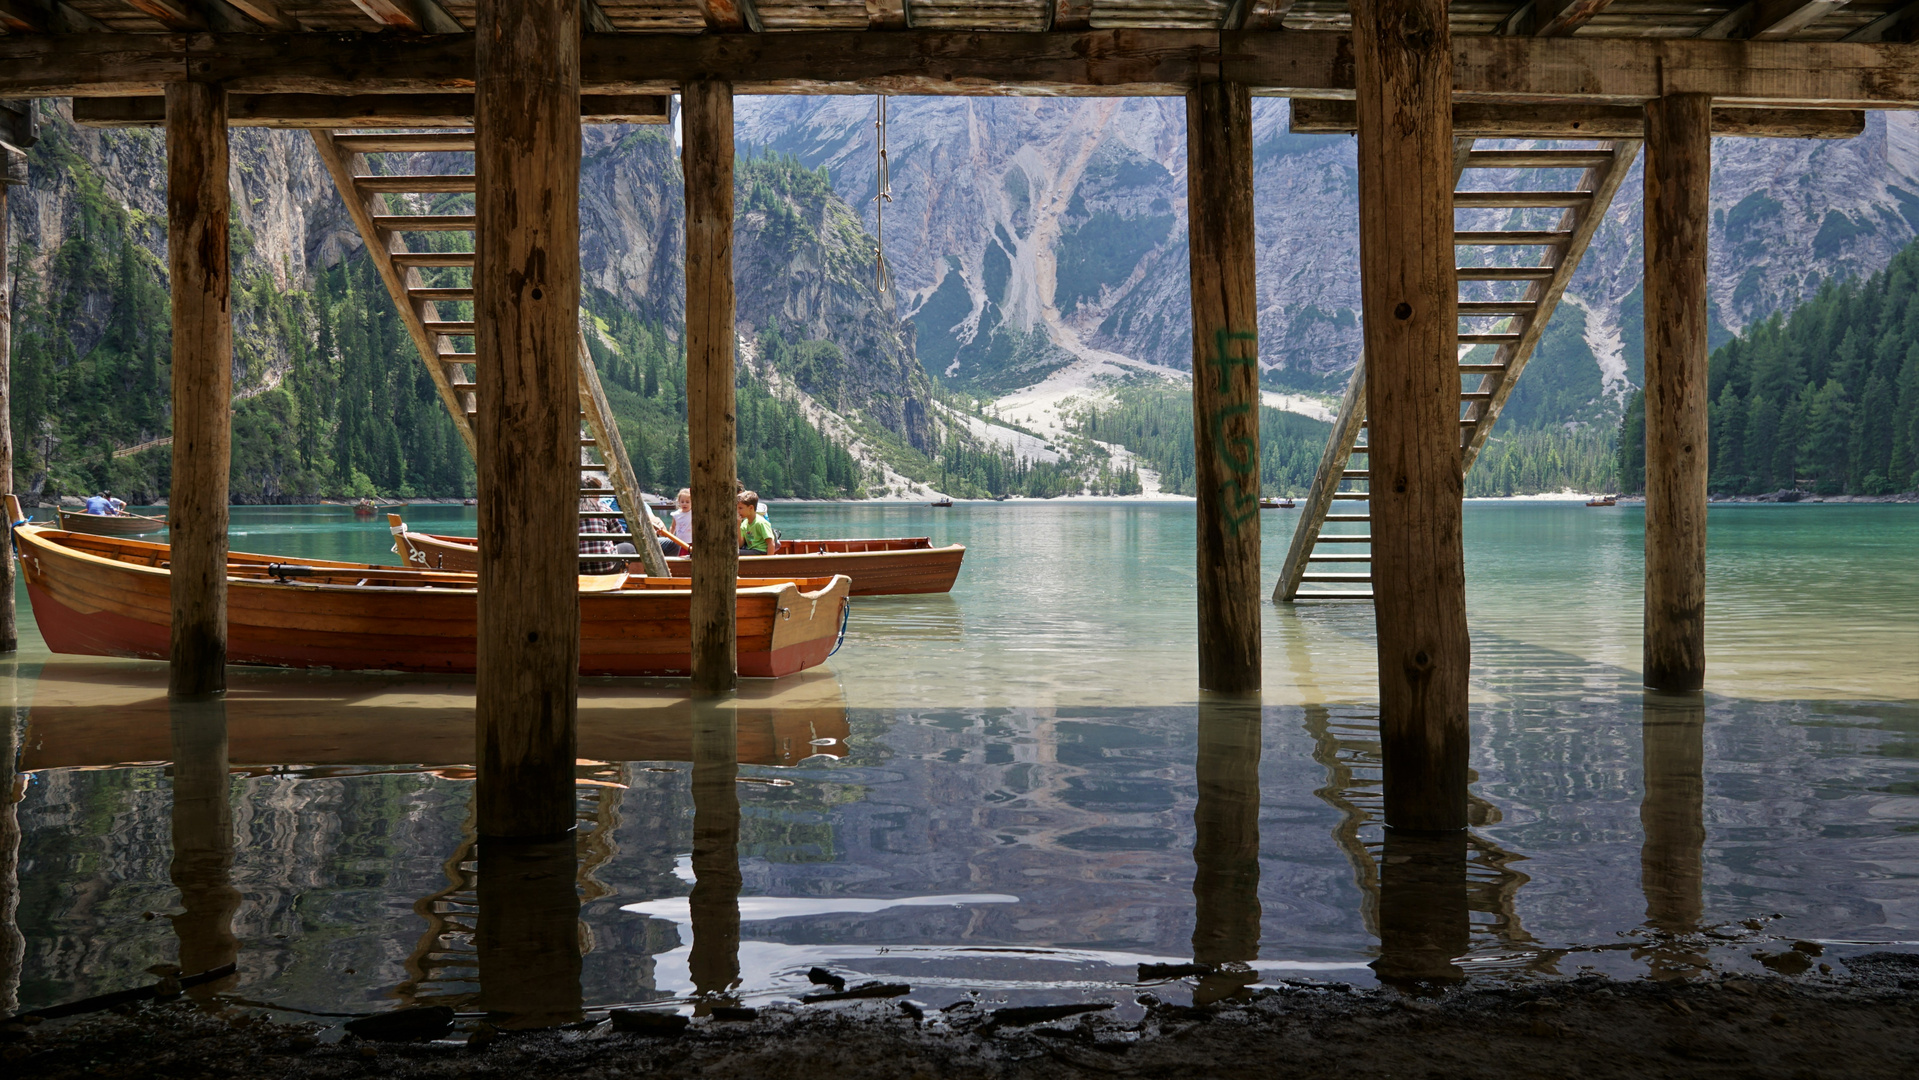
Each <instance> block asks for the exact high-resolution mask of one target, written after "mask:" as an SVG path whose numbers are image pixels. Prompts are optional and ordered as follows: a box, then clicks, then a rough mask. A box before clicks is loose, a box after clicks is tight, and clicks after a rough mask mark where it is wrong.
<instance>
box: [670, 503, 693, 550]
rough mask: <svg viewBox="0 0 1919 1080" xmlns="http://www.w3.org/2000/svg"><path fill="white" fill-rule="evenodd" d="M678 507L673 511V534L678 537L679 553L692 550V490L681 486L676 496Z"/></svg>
mask: <svg viewBox="0 0 1919 1080" xmlns="http://www.w3.org/2000/svg"><path fill="white" fill-rule="evenodd" d="M674 501H675V502H677V503H679V507H680V508H679V509H678V510H675V511H673V535H674V536H676V537H678V538H679V541H680V545H681V554H685V553H687V552H690V551H691V550H692V544H693V491H692V489H691V488H681V489H680V494H679V496H678V498H676V499H675V500H674Z"/></svg>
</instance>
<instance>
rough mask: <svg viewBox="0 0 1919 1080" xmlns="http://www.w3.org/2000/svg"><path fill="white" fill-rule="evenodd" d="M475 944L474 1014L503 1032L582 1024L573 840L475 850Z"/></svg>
mask: <svg viewBox="0 0 1919 1080" xmlns="http://www.w3.org/2000/svg"><path fill="white" fill-rule="evenodd" d="M478 846H479V860H478V863H479V865H478V869H477V872H476V873H475V874H474V885H475V890H474V891H475V893H476V896H477V898H478V900H479V915H478V919H477V922H476V925H475V927H474V934H473V944H474V948H475V949H476V950H477V952H478V954H479V955H478V959H479V967H480V1007H481V1008H483V1009H485V1010H486V1011H487V1012H488V1013H490V1014H493V1023H494V1024H495V1025H497V1026H499V1027H505V1028H549V1027H557V1026H559V1025H561V1024H571V1023H574V1022H576V1021H578V1020H579V1019H580V1006H581V1003H582V1000H583V998H582V996H581V990H580V894H579V890H578V887H577V880H578V879H577V872H578V856H577V853H576V851H575V849H574V838H573V837H571V836H567V837H562V838H560V839H558V840H544V841H538V842H534V843H515V842H500V841H494V842H491V843H489V842H488V841H486V840H484V839H483V840H481V841H480V842H479V845H478Z"/></svg>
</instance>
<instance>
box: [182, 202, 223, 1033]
mask: <svg viewBox="0 0 1919 1080" xmlns="http://www.w3.org/2000/svg"><path fill="white" fill-rule="evenodd" d="M222 175H223V176H224V174H222ZM169 711H170V713H171V716H170V719H171V721H172V736H173V821H172V825H173V861H172V863H171V865H169V866H168V868H167V875H168V877H170V878H171V879H172V881H173V887H174V888H176V889H178V890H180V907H181V908H182V909H183V910H182V911H181V913H180V914H178V915H175V916H174V917H173V932H174V934H175V935H177V936H178V937H179V939H180V969H181V971H182V973H184V974H187V975H198V974H199V973H201V972H203V971H211V970H213V969H214V968H218V967H224V966H226V965H227V964H231V963H233V962H234V961H235V960H237V959H239V956H240V939H239V938H238V937H236V936H235V935H234V932H233V916H234V913H235V912H237V911H238V910H239V909H240V890H238V889H236V888H234V887H233V807H232V802H231V799H232V795H231V792H232V788H231V782H232V778H231V777H230V776H229V775H228V773H227V705H226V702H225V701H224V700H221V699H219V698H214V699H212V700H203V701H176V702H174V703H173V704H172V707H171V709H170V710H169ZM237 981H239V976H237V975H234V976H229V977H227V978H224V979H218V980H215V981H214V982H210V983H203V984H201V985H199V986H196V987H194V988H193V990H192V991H191V992H192V994H193V996H194V997H195V998H197V999H200V1000H203V1001H204V1000H207V999H210V998H211V997H213V996H214V995H215V994H217V993H219V992H221V991H223V990H226V989H229V988H231V987H232V986H233V984H234V983H235V982H237Z"/></svg>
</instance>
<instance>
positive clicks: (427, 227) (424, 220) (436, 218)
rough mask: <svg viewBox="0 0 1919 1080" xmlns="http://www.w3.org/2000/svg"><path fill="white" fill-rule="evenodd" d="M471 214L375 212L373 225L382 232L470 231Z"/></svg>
mask: <svg viewBox="0 0 1919 1080" xmlns="http://www.w3.org/2000/svg"><path fill="white" fill-rule="evenodd" d="M474 222H475V219H474V217H473V215H472V214H375V215H374V216H373V227H374V228H376V229H379V230H381V231H383V232H472V231H473V226H474Z"/></svg>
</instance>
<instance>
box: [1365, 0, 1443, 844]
mask: <svg viewBox="0 0 1919 1080" xmlns="http://www.w3.org/2000/svg"><path fill="white" fill-rule="evenodd" d="M1353 51H1354V77H1355V80H1356V86H1357V89H1358V98H1359V102H1358V105H1359V276H1360V291H1361V297H1362V308H1363V314H1364V318H1365V345H1366V366H1367V370H1366V416H1367V419H1368V427H1367V431H1366V443H1367V446H1368V447H1370V450H1371V456H1370V458H1369V459H1368V460H1369V462H1370V466H1369V467H1370V468H1371V470H1372V483H1371V484H1370V485H1369V487H1370V489H1371V492H1372V499H1371V507H1372V509H1371V513H1372V536H1373V544H1372V552H1373V564H1372V565H1373V595H1374V597H1375V599H1374V601H1373V611H1374V621H1375V625H1376V626H1377V628H1378V638H1379V710H1380V716H1379V727H1380V741H1381V744H1382V749H1383V752H1384V759H1385V768H1384V774H1385V789H1386V791H1385V794H1386V824H1388V825H1390V826H1392V827H1394V828H1400V829H1428V830H1432V829H1463V828H1465V827H1466V754H1467V745H1466V677H1467V668H1468V665H1469V661H1470V659H1471V645H1470V643H1469V642H1468V640H1467V637H1466V569H1465V555H1464V548H1463V546H1462V541H1461V539H1460V512H1461V499H1462V498H1463V497H1464V494H1465V491H1464V485H1463V478H1462V475H1461V471H1460V438H1459V434H1460V427H1459V369H1458V358H1457V356H1456V355H1455V348H1456V340H1457V336H1458V318H1457V312H1458V295H1457V293H1456V292H1455V285H1454V279H1453V131H1452V122H1453V121H1452V43H1451V35H1450V33H1449V31H1448V29H1447V24H1446V4H1445V2H1444V0H1379V2H1377V3H1370V4H1359V5H1355V6H1354V8H1353Z"/></svg>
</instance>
